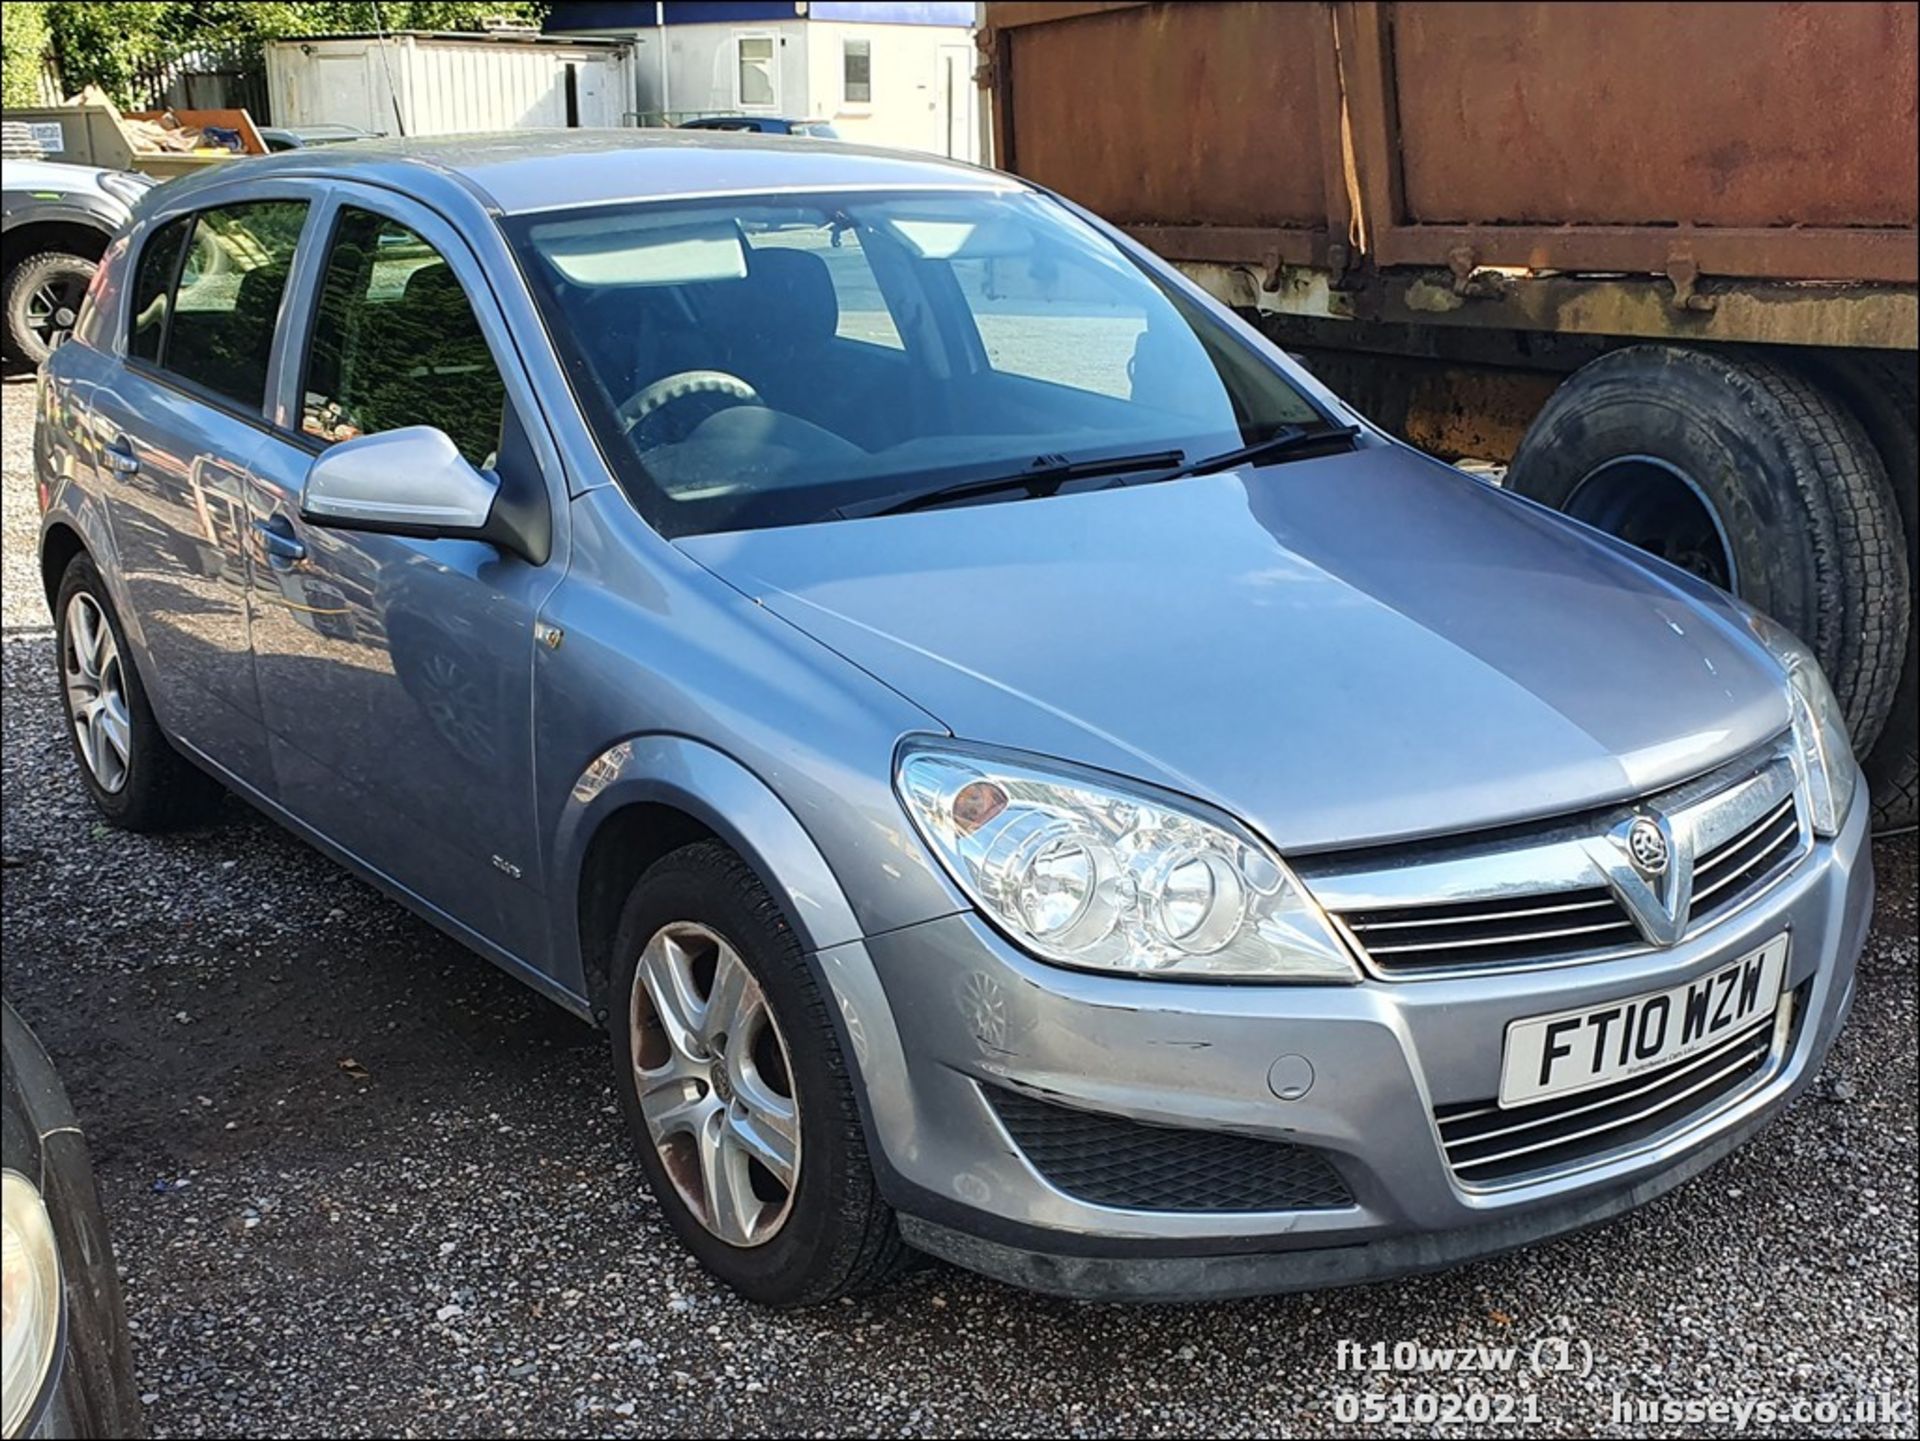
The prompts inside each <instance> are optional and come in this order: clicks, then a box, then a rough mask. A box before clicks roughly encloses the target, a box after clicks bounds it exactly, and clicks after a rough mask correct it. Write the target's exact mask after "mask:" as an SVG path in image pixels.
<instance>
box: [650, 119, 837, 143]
mask: <svg viewBox="0 0 1920 1441" xmlns="http://www.w3.org/2000/svg"><path fill="white" fill-rule="evenodd" d="M680 129H682V130H740V131H745V132H747V133H749V134H753V135H805V136H808V137H810V138H812V139H814V140H838V139H839V138H840V132H839V131H837V130H835V129H834V128H833V126H832V125H830V124H828V123H827V122H826V121H825V120H792V119H789V118H787V117H786V116H784V115H702V116H699V117H698V118H697V119H693V120H682V121H681V122H680Z"/></svg>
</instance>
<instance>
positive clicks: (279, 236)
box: [128, 200, 307, 412]
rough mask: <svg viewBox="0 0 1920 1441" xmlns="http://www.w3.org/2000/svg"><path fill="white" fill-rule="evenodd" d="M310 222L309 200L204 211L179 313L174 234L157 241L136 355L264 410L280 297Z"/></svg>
mask: <svg viewBox="0 0 1920 1441" xmlns="http://www.w3.org/2000/svg"><path fill="white" fill-rule="evenodd" d="M306 218H307V202H306V201H304V200H255V201H247V202H243V203H241V204H238V205H226V206H222V207H220V208H219V209H217V210H203V211H200V212H199V213H198V214H197V215H195V216H193V217H192V221H193V226H192V229H191V230H190V231H187V232H184V233H185V234H186V237H187V239H186V253H185V255H184V256H183V257H180V258H179V280H178V282H177V284H175V285H174V287H173V291H172V297H173V298H172V303H171V305H170V306H169V305H167V304H166V303H165V302H164V295H165V291H164V290H162V289H161V288H160V287H161V284H162V281H161V278H160V277H161V275H162V273H163V272H162V271H161V269H160V267H161V266H162V265H163V264H164V263H165V261H166V256H165V254H164V253H163V242H165V241H167V239H168V234H167V231H165V230H163V231H161V232H159V233H158V234H156V235H155V237H154V239H153V240H152V241H150V242H149V243H148V246H147V253H146V254H145V255H144V256H142V258H141V267H140V274H139V276H138V277H137V279H136V281H135V296H134V305H135V311H134V318H133V330H132V333H131V334H130V335H129V337H128V353H129V354H130V355H133V356H135V357H138V358H140V359H152V360H153V361H154V362H155V363H156V364H158V365H159V366H160V368H161V369H162V370H165V371H167V372H169V373H171V374H173V375H177V376H179V377H180V378H181V379H182V380H186V381H191V382H192V383H193V384H195V385H197V386H200V387H202V388H203V389H205V390H208V391H211V392H212V393H213V394H215V395H218V396H221V397H223V398H225V399H227V400H231V401H233V402H234V403H236V404H237V405H239V406H241V407H242V408H243V409H246V410H249V411H254V412H258V411H260V410H261V409H262V408H263V407H264V405H265V403H266V398H267V364H268V362H269V361H270V360H271V359H272V357H273V335H274V328H275V326H276V325H277V324H278V323H279V319H280V300H281V297H282V296H283V295H284V294H285V293H286V288H287V276H288V275H289V273H291V271H292V269H293V252H294V248H295V247H296V246H297V245H298V243H299V240H300V228H301V226H303V225H304V224H305V223H306ZM169 228H170V227H169ZM149 266H151V267H152V273H151V274H150V273H149ZM149 286H151V287H152V289H151V290H149V289H148V287H149ZM143 302H144V303H143ZM156 332H157V335H156ZM149 352H151V354H150V353H149Z"/></svg>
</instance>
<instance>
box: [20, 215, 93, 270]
mask: <svg viewBox="0 0 1920 1441" xmlns="http://www.w3.org/2000/svg"><path fill="white" fill-rule="evenodd" d="M83 213H84V212H79V211H68V212H67V213H66V214H63V215H58V216H50V217H47V218H44V219H37V220H25V221H22V222H21V223H20V224H18V225H13V226H9V227H8V228H7V255H6V265H5V268H6V271H7V273H8V274H11V273H12V271H13V267H14V266H16V265H18V264H19V263H20V262H21V261H22V260H25V259H27V258H28V257H29V256H32V255H39V254H41V253H42V252H44V251H48V250H64V251H65V252H67V253H68V254H69V255H78V256H80V257H81V258H82V259H85V260H94V261H97V260H99V259H100V257H101V256H103V255H105V254H106V253H107V245H108V244H109V243H110V242H111V241H112V239H113V230H112V228H111V227H109V226H107V225H106V224H104V223H101V222H95V221H93V220H92V219H90V218H89V219H77V218H73V217H74V216H77V215H80V214H83Z"/></svg>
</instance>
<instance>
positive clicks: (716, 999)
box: [607, 841, 907, 1306]
mask: <svg viewBox="0 0 1920 1441" xmlns="http://www.w3.org/2000/svg"><path fill="white" fill-rule="evenodd" d="M609 980H610V982H611V985H610V987H609V991H608V999H609V1006H608V1010H609V1015H608V1018H607V1030H608V1036H609V1040H610V1042H611V1045H612V1051H613V1061H614V1069H615V1078H616V1080H615V1084H616V1089H617V1090H618V1091H619V1093H620V1104H621V1109H622V1110H623V1112H624V1113H625V1115H626V1118H627V1125H628V1129H629V1131H630V1132H631V1133H632V1136H633V1139H634V1143H635V1145H636V1147H637V1148H638V1149H639V1153H640V1162H641V1165H642V1167H643V1168H644V1169H645V1171H646V1173H647V1180H648V1183H649V1184H650V1185H651V1186H652V1188H653V1194H654V1196H655V1197H656V1198H657V1199H658V1200H659V1202H660V1207H661V1209H662V1210H663V1211H664V1212H665V1213H666V1216H667V1220H668V1222H669V1224H671V1225H672V1227H673V1229H674V1232H675V1233H676V1234H677V1235H678V1236H679V1237H680V1240H681V1241H682V1242H683V1243H684V1244H685V1245H686V1247H687V1249H688V1250H690V1251H692V1252H693V1254H694V1255H695V1256H696V1257H697V1258H698V1259H699V1260H700V1263H701V1264H702V1265H704V1266H705V1267H706V1268H707V1269H708V1270H709V1271H711V1272H713V1273H714V1275H716V1276H718V1277H719V1278H720V1279H721V1280H723V1281H725V1282H726V1283H727V1284H728V1285H729V1286H731V1287H733V1289H734V1290H736V1291H738V1292H740V1294H741V1295H743V1296H746V1297H747V1298H748V1299H750V1300H754V1301H761V1302H765V1303H767V1304H769V1305H775V1306H804V1305H809V1304H813V1303H817V1302H821V1301H828V1300H831V1299H833V1298H834V1297H837V1296H843V1295H847V1294H850V1293H852V1292H857V1291H864V1290H869V1289H872V1288H874V1287H876V1286H879V1285H881V1284H883V1283H885V1282H886V1281H888V1280H890V1279H891V1278H892V1277H893V1276H894V1275H895V1274H897V1273H898V1272H899V1271H900V1270H901V1269H902V1267H903V1265H904V1262H905V1259H906V1256H907V1251H906V1248H905V1245H904V1243H903V1242H902V1241H901V1240H900V1236H899V1231H898V1229H897V1228H896V1226H895V1224H894V1218H893V1212H892V1210H891V1208H890V1207H888V1205H887V1204H886V1202H885V1201H883V1200H882V1199H881V1198H880V1194H879V1190H878V1188H877V1187H876V1186H875V1184H874V1179H873V1170H872V1167H871V1165H870V1163H869V1162H868V1159H867V1148H866V1138H865V1134H864V1132H863V1131H862V1129H861V1124H860V1114H859V1109H858V1106H857V1104H856V1102H855V1098H854V1091H853V1078H852V1077H851V1076H850V1075H849V1073H848V1069H847V1064H846V1059H845V1057H844V1056H843V1054H842V1053H841V1050H840V1042H839V1037H838V1036H837V1035H836V1034H835V1032H834V1028H833V1022H832V1019H831V1017H830V1015H829V1012H828V1008H827V1002H826V999H825V997H823V996H822V995H821V993H820V988H819V985H818V983H817V982H816V981H815V979H814V976H813V973H812V971H811V969H810V968H809V967H808V964H807V961H806V958H805V956H804V955H802V953H801V950H800V945H799V942H798V941H797V940H796V938H795V936H794V934H793V930H792V928H791V927H790V926H789V925H788V924H787V922H786V918H785V916H784V915H782V913H781V911H780V908H779V906H778V905H777V904H776V903H775V902H774V900H773V897H772V896H771V895H769V894H768V892H767V890H766V887H765V886H763V885H762V884H761V883H760V880H759V878H758V877H757V876H756V875H755V874H754V873H753V871H752V869H751V868H750V867H748V866H747V864H746V863H745V862H744V861H742V860H741V859H740V857H738V856H737V855H735V854H734V853H733V852H732V851H730V850H728V849H726V847H724V846H722V845H720V844H718V843H717V842H712V841H702V842H699V843H696V844H694V845H689V846H685V847H683V848H682V849H680V850H677V851H674V852H673V853H672V854H670V855H668V856H666V857H664V858H663V859H661V860H660V861H658V862H656V863H655V864H654V865H652V866H650V867H649V868H648V869H647V871H646V873H645V874H644V875H642V876H641V877H640V880H639V881H638V883H637V884H636V885H635V886H634V888H633V891H632V893H631V894H630V895H629V896H628V897H627V903H626V906H625V908H624V909H623V910H622V912H621V917H620V927H619V932H618V935H617V938H616V941H615V949H614V965H613V973H612V975H611V976H610V977H609Z"/></svg>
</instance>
